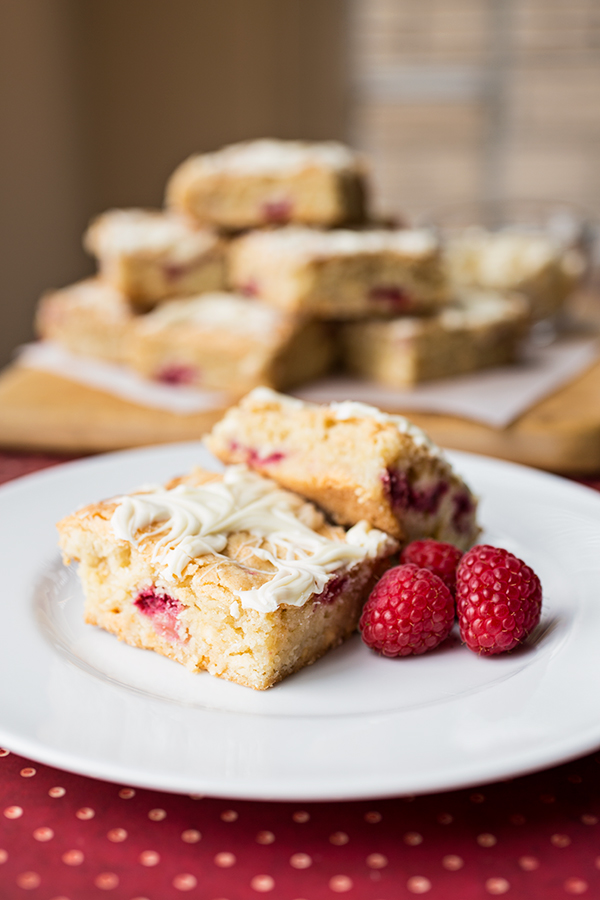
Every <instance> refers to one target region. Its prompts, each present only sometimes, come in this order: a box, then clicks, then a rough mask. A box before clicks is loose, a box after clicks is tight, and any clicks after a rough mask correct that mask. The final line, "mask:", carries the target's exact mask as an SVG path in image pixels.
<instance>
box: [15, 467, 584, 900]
mask: <svg viewBox="0 0 600 900" xmlns="http://www.w3.org/2000/svg"><path fill="white" fill-rule="evenodd" d="M56 462H58V460H56V459H54V458H52V457H46V456H42V455H39V454H38V455H36V456H35V457H33V456H27V457H25V456H18V455H16V454H13V455H10V454H0V481H5V480H8V478H10V477H16V476H17V475H21V474H25V473H26V472H27V471H33V470H35V469H39V468H42V467H44V466H48V465H52V464H54V463H56ZM589 483H591V482H589ZM596 485H597V483H596V484H595V485H594V486H596ZM4 689H5V690H9V689H10V686H9V685H4ZM372 764H373V765H374V766H376V765H377V748H376V746H375V745H374V747H373V760H372ZM0 811H1V815H0V824H1V834H0V900H13V898H27V897H31V898H32V900H96V898H111V900H175V898H180V897H184V896H189V897H190V898H198V900H256V898H258V897H260V896H265V897H272V898H274V900H275V898H276V900H332V898H334V897H337V896H346V897H348V898H356V900H400V898H410V897H415V896H417V895H424V896H426V897H427V898H431V900H479V898H490V897H499V896H506V897H507V898H513V900H517V898H527V900H537V898H539V900H554V898H563V900H564V898H568V897H573V896H584V897H589V898H590V900H592V898H600V754H598V755H591V756H587V757H585V758H583V759H579V760H576V761H574V762H570V763H567V764H565V765H562V766H558V767H555V768H553V769H550V770H547V771H545V772H540V773H537V774H533V775H528V776H524V777H520V778H515V779H512V780H510V781H504V782H501V783H497V784H492V785H485V786H478V787H476V788H471V789H468V790H460V791H452V792H449V793H443V794H435V795H427V796H420V797H404V798H395V799H386V800H370V801H361V802H347V803H339V802H336V803H308V804H294V803H275V802H250V801H236V800H232V799H215V798H210V797H198V796H179V795H175V794H166V793H161V792H158V791H151V790H143V789H140V788H136V789H133V788H131V787H129V786H127V785H119V784H111V783H106V782H102V781H97V780H95V779H92V778H86V777H83V776H79V775H72V774H70V773H67V772H62V771H59V770H57V769H53V768H51V767H49V766H45V765H41V764H38V763H37V762H35V761H32V760H28V759H23V758H22V757H19V756H16V755H15V754H13V753H10V752H9V750H1V751H0Z"/></svg>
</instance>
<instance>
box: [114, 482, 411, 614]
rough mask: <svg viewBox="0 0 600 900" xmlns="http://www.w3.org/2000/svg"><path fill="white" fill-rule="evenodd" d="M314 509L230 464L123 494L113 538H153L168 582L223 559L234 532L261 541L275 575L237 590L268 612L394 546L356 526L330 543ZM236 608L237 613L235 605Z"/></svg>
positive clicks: (247, 604) (248, 605)
mask: <svg viewBox="0 0 600 900" xmlns="http://www.w3.org/2000/svg"><path fill="white" fill-rule="evenodd" d="M312 510H313V508H312V507H311V506H310V505H307V504H306V503H305V501H304V500H302V498H301V497H298V496H297V495H296V494H292V493H291V492H289V491H284V490H282V489H281V488H279V487H277V485H276V484H275V483H274V482H273V481H271V480H270V479H267V478H263V477H262V476H261V475H257V474H256V473H254V472H250V471H249V470H248V469H247V468H246V467H245V466H229V467H228V468H227V469H226V470H225V473H224V476H223V480H222V481H212V482H209V483H207V484H203V485H200V486H193V485H189V484H179V485H177V486H176V487H174V488H171V489H165V488H161V487H155V488H153V489H148V490H146V491H145V492H144V493H138V494H130V495H128V496H125V497H120V498H119V499H118V505H117V508H116V509H115V512H114V513H113V516H112V518H111V527H112V530H113V533H114V534H115V537H117V538H118V539H120V540H123V541H127V542H128V543H131V544H137V543H140V544H141V543H143V541H144V540H147V539H148V538H152V539H155V545H154V550H153V554H152V558H153V560H155V561H156V562H157V563H158V564H159V565H160V566H161V567H162V569H163V575H164V577H165V578H166V579H167V580H170V581H176V580H177V579H179V578H181V577H182V576H183V573H184V571H185V569H186V567H187V566H188V564H189V563H190V562H191V561H192V560H194V559H196V558H197V557H199V556H205V555H209V554H210V555H217V556H219V555H220V554H221V551H223V550H224V549H225V547H226V545H227V539H228V536H229V535H230V534H233V533H237V532H249V533H250V534H252V535H254V536H256V537H258V538H261V539H262V540H263V543H264V546H262V547H253V548H252V554H253V555H254V556H256V557H259V558H260V559H264V560H265V561H267V562H269V563H270V564H271V566H272V567H273V569H274V572H273V574H272V576H271V572H268V573H265V574H268V575H269V576H271V577H270V578H269V580H268V581H266V582H265V583H264V584H262V585H261V586H260V587H258V588H255V589H253V590H246V591H239V592H237V600H238V601H239V603H240V605H241V607H242V608H243V609H254V610H257V611H259V612H263V613H266V612H273V611H274V610H276V609H277V608H278V607H279V606H281V605H282V604H288V605H290V606H303V605H304V604H305V603H306V602H307V600H308V599H309V598H310V597H311V596H312V595H313V594H320V593H321V592H322V591H323V589H324V588H325V585H326V584H327V582H328V581H329V580H330V578H331V576H332V575H333V574H334V573H335V572H336V571H339V570H340V569H343V568H347V567H351V566H353V565H355V564H356V563H358V562H360V561H361V560H364V559H366V558H372V559H374V558H376V557H378V556H380V555H381V554H382V553H384V552H386V551H391V550H392V549H394V547H395V542H394V541H393V540H392V539H391V538H390V537H389V536H388V535H387V534H384V533H383V532H382V531H378V530H377V529H374V528H371V527H370V526H369V525H368V524H367V523H366V522H359V523H358V525H355V526H354V527H353V528H350V529H349V531H348V532H347V533H346V537H345V540H344V541H341V540H340V541H337V540H331V539H329V538H326V537H324V536H323V535H321V534H318V533H317V532H316V531H315V530H313V529H312V528H311V527H310V525H309V524H307V521H310V519H311V517H312V516H314V511H312ZM311 511H312V512H311ZM153 526H155V527H153ZM239 564H240V565H241V563H239ZM230 611H231V614H232V615H234V609H233V605H232V608H231V609H230Z"/></svg>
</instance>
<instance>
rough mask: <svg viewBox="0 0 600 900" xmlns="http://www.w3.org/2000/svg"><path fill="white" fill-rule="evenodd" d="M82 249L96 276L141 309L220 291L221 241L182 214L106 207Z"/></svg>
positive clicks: (222, 283)
mask: <svg viewBox="0 0 600 900" xmlns="http://www.w3.org/2000/svg"><path fill="white" fill-rule="evenodd" d="M84 245H85V247H86V249H87V250H88V251H89V252H90V253H92V254H93V255H94V256H95V257H96V259H97V260H98V268H99V273H100V276H101V277H102V278H103V279H104V280H105V281H107V282H109V283H110V284H112V285H113V287H115V288H117V290H120V291H122V292H123V293H124V294H127V296H128V297H129V298H130V300H131V302H132V304H133V305H134V306H135V307H136V309H139V310H141V311H144V310H147V309H151V308H152V307H153V306H155V305H156V304H157V303H159V302H160V301H162V300H165V299H167V298H169V297H177V296H183V295H186V294H199V293H202V292H204V291H214V290H220V289H221V288H224V287H225V249H224V242H223V240H222V239H220V238H218V237H217V236H216V235H215V234H214V232H212V231H209V230H207V229H199V228H197V227H195V226H194V225H191V224H190V223H189V222H188V221H186V220H185V219H184V218H183V217H182V216H176V215H173V214H171V213H165V212H159V211H152V210H144V209H112V210H109V211H108V212H105V213H103V214H102V215H100V216H98V218H96V219H95V220H94V221H93V222H92V224H91V225H90V226H89V228H88V230H87V232H86V234H85V237H84Z"/></svg>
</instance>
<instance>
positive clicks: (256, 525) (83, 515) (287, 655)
mask: <svg viewBox="0 0 600 900" xmlns="http://www.w3.org/2000/svg"><path fill="white" fill-rule="evenodd" d="M58 529H59V533H60V544H61V547H62V550H63V554H64V557H65V562H66V563H69V562H70V561H71V560H77V561H78V562H79V574H80V577H81V581H82V584H83V588H84V593H85V619H86V622H88V623H90V624H92V625H99V626H100V627H101V628H104V629H105V630H107V631H109V632H112V633H113V634H116V635H117V637H118V638H119V639H120V640H123V641H126V642H127V643H128V644H132V645H133V646H136V647H143V648H146V649H150V650H155V651H157V652H158V653H161V654H163V655H164V656H167V657H169V658H170V659H173V660H176V661H177V662H179V663H182V664H183V665H185V666H187V667H188V668H189V669H190V670H192V671H199V670H202V669H205V670H208V672H210V673H211V674H213V675H217V676H219V677H221V678H225V679H228V680H230V681H235V682H237V683H238V684H242V685H246V686H247V687H252V688H256V689H258V690H264V689H265V688H268V687H271V685H273V684H275V683H276V682H277V681H280V680H281V679H282V678H285V677H286V676H287V675H290V674H291V673H293V672H296V671H298V669H301V668H303V667H304V666H307V665H310V664H311V663H313V662H315V660H317V659H318V658H319V657H320V656H322V655H323V654H324V653H325V652H326V651H327V650H329V649H330V648H331V647H335V646H336V645H337V644H339V643H341V642H342V641H343V640H344V639H345V638H346V637H348V636H349V635H350V634H351V633H352V631H353V630H354V629H355V627H356V625H357V622H358V619H359V616H360V612H361V610H362V606H363V603H364V600H365V599H366V597H367V596H368V593H369V591H370V588H371V587H372V585H373V584H374V581H375V580H376V579H377V578H378V577H379V576H380V575H381V574H382V572H383V571H384V570H385V569H386V568H387V565H388V562H387V560H388V557H389V556H390V555H391V554H393V553H394V552H395V550H396V549H397V544H396V542H395V541H394V540H392V539H390V537H389V536H388V535H386V534H383V533H382V532H380V531H377V530H376V529H373V528H371V527H370V526H369V525H367V523H365V522H361V523H359V524H357V525H355V526H354V527H353V528H351V529H349V530H348V531H345V530H344V529H343V528H339V527H335V526H332V525H329V524H327V523H326V522H325V520H324V517H323V515H322V514H321V513H320V512H319V511H318V510H317V509H316V508H315V507H314V506H313V505H312V504H310V503H307V502H306V501H305V500H303V499H302V498H300V497H298V496H296V495H295V494H292V493H290V492H289V491H284V490H281V489H280V488H279V487H278V486H277V485H276V484H274V483H273V482H272V481H269V480H268V479H266V478H263V477H262V476H260V475H257V474H255V473H253V472H250V471H248V470H247V469H246V468H245V467H244V466H233V467H230V468H227V469H226V470H225V472H224V474H222V475H217V474H215V473H211V472H206V471H203V470H200V469H198V470H196V471H195V472H194V473H192V474H191V475H189V476H187V477H184V478H180V479H176V480H174V481H172V482H171V483H169V484H168V485H166V486H165V487H164V488H162V487H156V488H145V489H143V490H142V491H140V492H137V493H133V494H129V495H127V496H124V497H118V498H116V499H114V500H109V501H105V502H102V503H98V504H94V505H91V506H87V507H85V508H84V509H81V510H79V511H78V512H76V513H74V514H73V515H70V516H67V517H66V518H65V519H63V520H62V521H61V522H59V523H58Z"/></svg>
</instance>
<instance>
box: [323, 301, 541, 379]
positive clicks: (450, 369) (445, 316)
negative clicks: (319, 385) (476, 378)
mask: <svg viewBox="0 0 600 900" xmlns="http://www.w3.org/2000/svg"><path fill="white" fill-rule="evenodd" d="M529 324H530V318H529V305H528V303H527V300H526V299H525V298H524V297H523V296H521V295H519V294H501V293H497V292H494V291H487V292H486V291H471V292H465V293H464V294H463V295H462V296H461V297H459V298H458V299H455V300H454V301H453V302H452V303H451V304H449V305H448V306H447V307H445V308H444V309H443V310H442V311H441V312H440V313H438V314H437V315H434V316H402V317H398V318H394V319H390V320H385V319H383V320H381V319H369V320H362V321H359V322H350V323H346V324H345V325H343V326H342V327H341V329H340V341H341V346H342V352H341V356H342V360H343V365H344V367H345V368H346V369H347V370H348V371H349V372H352V373H353V374H355V375H359V376H361V377H363V378H367V379H369V380H372V381H377V382H379V383H381V384H385V385H389V386H390V387H399V388H404V387H410V386H411V385H414V384H417V383H418V382H420V381H427V380H428V379H433V378H448V377H451V376H452V375H460V374H463V373H465V372H473V371H475V370H477V369H485V368H490V367H491V366H501V365H506V364H508V363H513V362H515V360H516V359H517V356H518V352H519V347H520V345H521V342H522V340H523V338H524V337H525V335H526V333H527V331H528V328H529Z"/></svg>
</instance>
